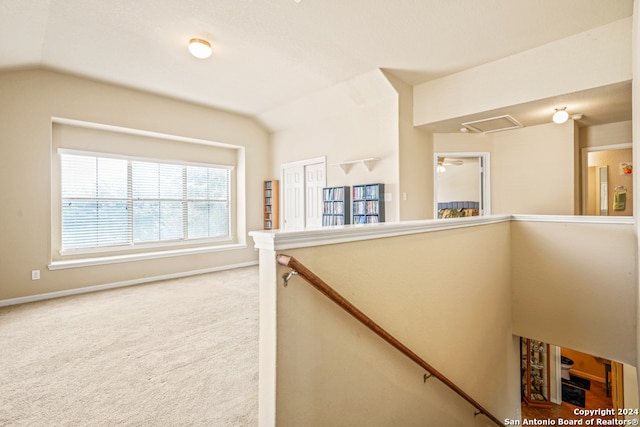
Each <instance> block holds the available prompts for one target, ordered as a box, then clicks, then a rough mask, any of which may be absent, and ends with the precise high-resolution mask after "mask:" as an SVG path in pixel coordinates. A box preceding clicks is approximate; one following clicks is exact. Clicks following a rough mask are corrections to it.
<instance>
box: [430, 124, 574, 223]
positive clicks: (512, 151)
mask: <svg viewBox="0 0 640 427" xmlns="http://www.w3.org/2000/svg"><path fill="white" fill-rule="evenodd" d="M433 139H434V143H433V150H434V152H436V153H438V152H448V153H454V152H487V153H489V154H490V157H491V162H490V163H491V166H490V170H491V212H492V213H494V214H515V213H522V214H540V215H543V214H544V215H547V214H551V215H572V214H574V213H575V211H574V208H575V206H574V204H575V203H576V202H575V200H576V198H577V197H578V194H577V190H576V188H575V185H576V182H575V179H574V174H575V172H576V171H575V167H576V165H575V155H576V150H577V148H576V147H575V129H574V126H573V122H572V121H569V122H567V123H565V124H563V125H556V124H554V123H550V124H546V125H540V126H531V127H526V128H522V129H515V130H509V131H504V132H496V133H491V134H462V133H459V134H434V136H433Z"/></svg>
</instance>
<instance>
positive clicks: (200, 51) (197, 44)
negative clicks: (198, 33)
mask: <svg viewBox="0 0 640 427" xmlns="http://www.w3.org/2000/svg"><path fill="white" fill-rule="evenodd" d="M189 52H191V54H192V55H193V56H195V57H196V58H200V59H205V58H208V57H209V56H211V43H209V42H208V41H206V40H203V39H191V40H190V41H189Z"/></svg>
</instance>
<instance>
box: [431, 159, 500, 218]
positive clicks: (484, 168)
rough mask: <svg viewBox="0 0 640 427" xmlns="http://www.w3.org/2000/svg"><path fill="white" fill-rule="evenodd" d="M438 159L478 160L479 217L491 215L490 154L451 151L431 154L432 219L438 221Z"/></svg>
mask: <svg viewBox="0 0 640 427" xmlns="http://www.w3.org/2000/svg"><path fill="white" fill-rule="evenodd" d="M438 157H456V158H465V157H468V158H474V159H475V158H479V159H480V170H479V172H480V188H479V189H478V190H479V192H480V216H483V215H491V167H490V164H491V153H489V152H488V151H478V152H466V151H465V152H462V151H460V152H456V151H451V152H436V153H433V218H434V219H438Z"/></svg>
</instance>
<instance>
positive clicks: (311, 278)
mask: <svg viewBox="0 0 640 427" xmlns="http://www.w3.org/2000/svg"><path fill="white" fill-rule="evenodd" d="M276 260H277V262H278V264H280V265H283V266H285V267H289V268H291V269H292V270H294V271H295V272H296V273H297V274H298V275H300V276H302V277H303V278H304V279H305V280H306V281H307V282H309V283H310V284H311V285H312V286H313V287H314V288H316V289H317V290H319V291H320V292H321V293H323V294H324V295H325V296H326V297H327V298H329V299H330V300H331V301H333V302H334V303H336V304H337V305H339V306H340V307H341V308H342V309H343V310H345V311H346V312H347V313H349V314H350V315H351V316H353V317H355V318H356V319H357V320H358V321H359V322H360V323H362V324H363V325H365V326H366V327H367V328H369V329H370V330H371V331H373V332H375V333H376V334H377V335H378V336H379V337H381V338H382V339H383V340H385V341H386V342H388V343H389V344H391V345H392V346H393V347H395V348H396V349H397V350H398V351H400V352H401V353H402V354H404V355H405V356H407V357H408V358H409V359H411V360H413V361H414V362H415V363H416V364H418V365H419V366H421V367H422V368H423V369H425V370H426V371H428V372H429V373H430V374H431V375H432V376H434V377H436V378H438V379H439V380H440V381H441V382H442V383H444V384H445V385H446V386H447V387H449V388H450V389H451V390H453V391H455V392H456V393H457V394H458V395H459V396H461V397H462V398H463V399H464V400H466V401H467V402H469V403H470V404H471V405H473V406H474V407H475V408H476V409H477V410H478V412H477V413H476V415H479V414H484V415H485V416H486V417H487V418H489V419H490V420H491V421H493V422H494V423H496V424H497V425H499V426H504V424H503V423H502V422H501V421H500V420H499V419H498V418H496V417H495V416H494V415H492V414H491V413H490V412H489V411H487V410H486V409H485V408H484V407H483V406H482V405H480V404H479V403H478V402H476V401H475V400H474V399H473V398H472V397H471V396H469V395H468V394H467V393H465V391H464V390H462V389H461V388H460V387H458V386H457V385H456V384H454V383H453V382H452V381H451V380H450V379H449V378H447V377H446V376H444V375H443V374H442V373H441V372H439V371H438V370H437V369H435V368H434V367H433V366H431V365H430V364H428V363H427V362H425V361H424V360H423V359H422V358H420V356H418V355H417V354H415V353H414V352H413V351H411V350H410V349H409V348H408V347H407V346H405V345H404V344H402V343H401V342H400V341H398V340H397V339H396V338H395V337H394V336H393V335H391V334H390V333H388V332H387V331H385V330H384V329H383V328H382V327H381V326H380V325H378V324H377V323H376V322H374V321H373V320H372V319H371V318H370V317H368V316H367V315H366V314H364V313H363V312H362V311H360V310H359V309H358V308H357V307H356V306H354V305H353V304H351V303H350V302H349V301H348V300H347V299H345V298H344V297H343V296H342V295H340V294H339V293H338V292H336V291H335V290H334V289H333V288H332V287H331V286H329V285H328V284H327V283H325V282H324V281H323V280H322V279H321V278H319V277H318V276H316V275H315V274H314V273H313V272H312V271H311V270H309V269H308V268H307V267H305V266H304V264H302V263H301V262H300V261H298V260H297V259H295V258H294V257H291V256H288V255H282V254H279V255H277V256H276Z"/></svg>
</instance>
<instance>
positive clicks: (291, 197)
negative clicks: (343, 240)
mask: <svg viewBox="0 0 640 427" xmlns="http://www.w3.org/2000/svg"><path fill="white" fill-rule="evenodd" d="M325 171H326V159H325V158H324V157H322V158H317V159H312V160H307V161H302V162H296V163H288V164H285V165H282V182H283V183H284V184H283V188H282V189H281V192H282V193H281V194H282V212H283V213H284V215H283V219H282V224H283V225H282V228H283V229H284V230H301V229H303V228H305V227H320V226H322V189H323V188H324V187H326V184H327V182H326V172H325Z"/></svg>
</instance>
